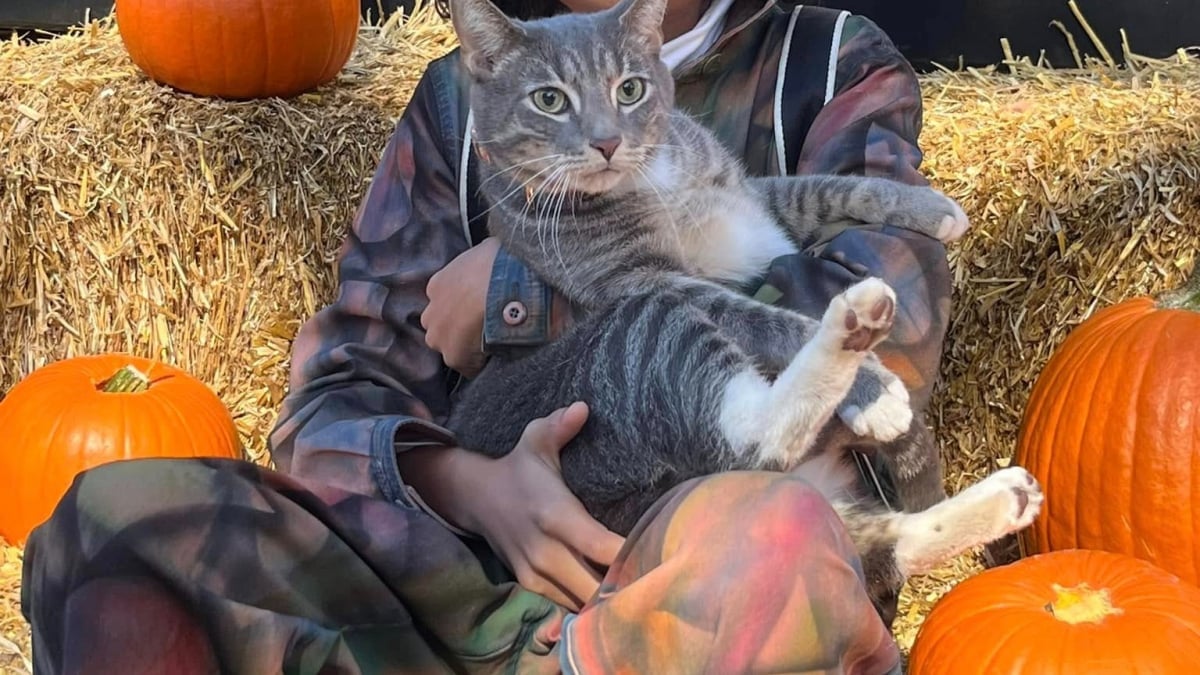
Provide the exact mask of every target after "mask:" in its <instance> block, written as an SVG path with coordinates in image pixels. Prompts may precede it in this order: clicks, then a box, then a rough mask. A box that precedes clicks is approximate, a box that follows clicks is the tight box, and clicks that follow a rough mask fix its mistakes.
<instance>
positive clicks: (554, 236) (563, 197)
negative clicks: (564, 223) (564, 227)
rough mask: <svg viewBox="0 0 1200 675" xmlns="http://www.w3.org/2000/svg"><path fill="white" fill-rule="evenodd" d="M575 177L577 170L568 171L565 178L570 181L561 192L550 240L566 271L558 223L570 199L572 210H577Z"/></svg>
mask: <svg viewBox="0 0 1200 675" xmlns="http://www.w3.org/2000/svg"><path fill="white" fill-rule="evenodd" d="M575 177H576V174H575V172H573V171H569V172H567V175H566V179H565V180H566V181H568V182H567V185H566V189H564V190H562V191H561V192H559V195H558V208H557V209H556V210H555V212H554V223H553V224H552V225H551V227H550V242H551V243H552V244H553V245H554V255H555V256H556V257H557V258H558V264H559V266H560V267H562V269H563V270H564V271H568V269H567V261H566V260H564V259H563V256H562V247H561V246H559V240H560V237H559V235H560V234H561V230H560V228H559V226H558V224H559V220H560V218H561V217H562V209H563V206H564V205H565V204H566V203H567V201H568V200H569V201H570V202H571V210H572V211H574V210H575V199H574V194H573V193H572V185H573V184H574V182H575Z"/></svg>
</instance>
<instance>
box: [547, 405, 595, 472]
mask: <svg viewBox="0 0 1200 675" xmlns="http://www.w3.org/2000/svg"><path fill="white" fill-rule="evenodd" d="M587 418H588V407H587V404H586V403H582V402H578V401H577V402H575V403H572V404H571V405H569V406H567V407H566V408H560V409H558V410H556V411H554V413H553V414H551V416H550V418H549V422H550V425H549V429H547V433H546V436H545V439H544V441H543V442H542V443H541V444H539V446H538V448H539V449H540V450H543V451H544V453H546V454H548V456H550V457H553V458H554V460H555V464H556V465H557V463H558V457H559V455H560V454H562V449H563V446H565V445H566V444H567V443H570V442H571V439H572V438H575V435H576V434H578V433H579V432H580V430H581V429H583V425H584V424H586V423H587Z"/></svg>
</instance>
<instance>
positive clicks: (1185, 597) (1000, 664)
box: [908, 550, 1200, 675]
mask: <svg viewBox="0 0 1200 675" xmlns="http://www.w3.org/2000/svg"><path fill="white" fill-rule="evenodd" d="M1197 655H1200V588H1196V587H1194V586H1191V585H1190V584H1187V583H1185V582H1183V581H1182V580H1180V579H1179V578H1178V577H1176V576H1175V575H1173V574H1170V573H1169V572H1166V571H1165V570H1162V569H1161V568H1158V567H1156V566H1154V565H1152V564H1150V563H1148V562H1146V561H1144V560H1139V559H1137V558H1134V557H1132V556H1126V555H1122V554H1119V553H1110V552H1107V551H1085V550H1071V551H1056V552H1054V553H1046V554H1041V555H1035V556H1031V557H1029V558H1024V559H1021V560H1018V561H1017V562H1015V563H1012V564H1010V565H1006V566H1004V567H997V568H994V569H990V570H986V571H984V572H981V573H980V574H977V575H975V576H973V577H971V578H969V579H967V580H965V581H963V582H961V583H959V584H958V585H957V586H955V587H954V588H953V589H951V590H950V592H948V593H947V594H946V595H944V596H942V598H941V599H940V600H939V601H938V602H937V604H935V605H934V607H933V609H932V610H931V611H930V612H929V615H928V616H927V617H926V619H925V622H924V623H923V624H922V625H921V629H920V631H919V632H918V633H917V638H916V640H915V641H914V642H913V648H912V651H911V652H910V654H909V662H908V672H909V675H974V674H975V673H989V674H991V673H1004V674H1005V675H1035V674H1036V675H1041V674H1042V673H1051V672H1052V673H1058V674H1059V675H1076V674H1078V675H1085V674H1086V675H1107V674H1110V673H1111V674H1112V675H1118V674H1119V675H1124V674H1125V673H1158V674H1159V675H1175V674H1177V673H1178V674H1180V675H1182V674H1183V673H1187V674H1188V675H1191V674H1193V673H1195V672H1196V664H1197V658H1198V656H1197Z"/></svg>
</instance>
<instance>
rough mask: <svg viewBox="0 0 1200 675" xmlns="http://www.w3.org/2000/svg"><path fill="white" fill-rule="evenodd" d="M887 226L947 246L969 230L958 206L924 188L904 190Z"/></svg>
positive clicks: (943, 196)
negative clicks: (932, 238) (894, 226)
mask: <svg viewBox="0 0 1200 675" xmlns="http://www.w3.org/2000/svg"><path fill="white" fill-rule="evenodd" d="M906 188H907V189H906V190H905V192H906V194H905V195H904V196H903V197H902V198H901V199H900V200H899V202H898V203H897V209H896V212H895V213H893V214H891V215H890V217H888V218H887V222H889V223H891V224H894V225H897V226H899V227H905V228H908V229H910V230H914V231H916V232H921V233H922V234H927V235H929V236H931V237H934V238H936V239H937V240H938V241H941V242H942V243H945V244H949V243H951V242H954V241H958V240H959V239H961V238H962V236H963V235H964V234H966V233H967V230H968V229H970V227H971V221H970V220H969V219H968V218H967V214H966V212H965V211H963V209H962V207H961V206H959V204H958V202H956V201H955V200H953V199H951V198H949V197H947V196H946V195H944V194H942V193H941V192H939V191H937V190H934V189H933V188H928V187H916V186H906Z"/></svg>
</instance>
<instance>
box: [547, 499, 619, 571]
mask: <svg viewBox="0 0 1200 675" xmlns="http://www.w3.org/2000/svg"><path fill="white" fill-rule="evenodd" d="M542 528H543V531H545V533H546V534H547V535H549V536H551V537H553V538H555V539H557V540H559V541H561V542H563V543H564V544H565V545H567V546H568V547H570V548H571V549H572V550H574V551H577V552H578V553H579V554H580V555H583V556H584V557H586V558H587V559H588V560H591V561H592V562H594V563H596V564H598V565H603V566H604V567H608V566H609V565H612V564H613V561H614V560H616V559H617V554H618V553H620V552H621V547H622V546H624V545H625V538H624V537H622V536H621V535H619V534H617V533H615V532H613V531H612V530H609V529H608V528H607V527H605V526H604V525H602V524H601V523H600V521H598V520H596V519H595V518H593V517H592V516H591V514H589V513H588V512H587V510H586V509H584V508H583V505H582V504H580V503H579V502H578V501H575V502H574V503H573V504H571V505H570V506H567V507H562V506H561V505H560V507H559V508H558V509H557V513H556V516H555V517H554V518H547V519H545V522H543V523H542Z"/></svg>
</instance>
